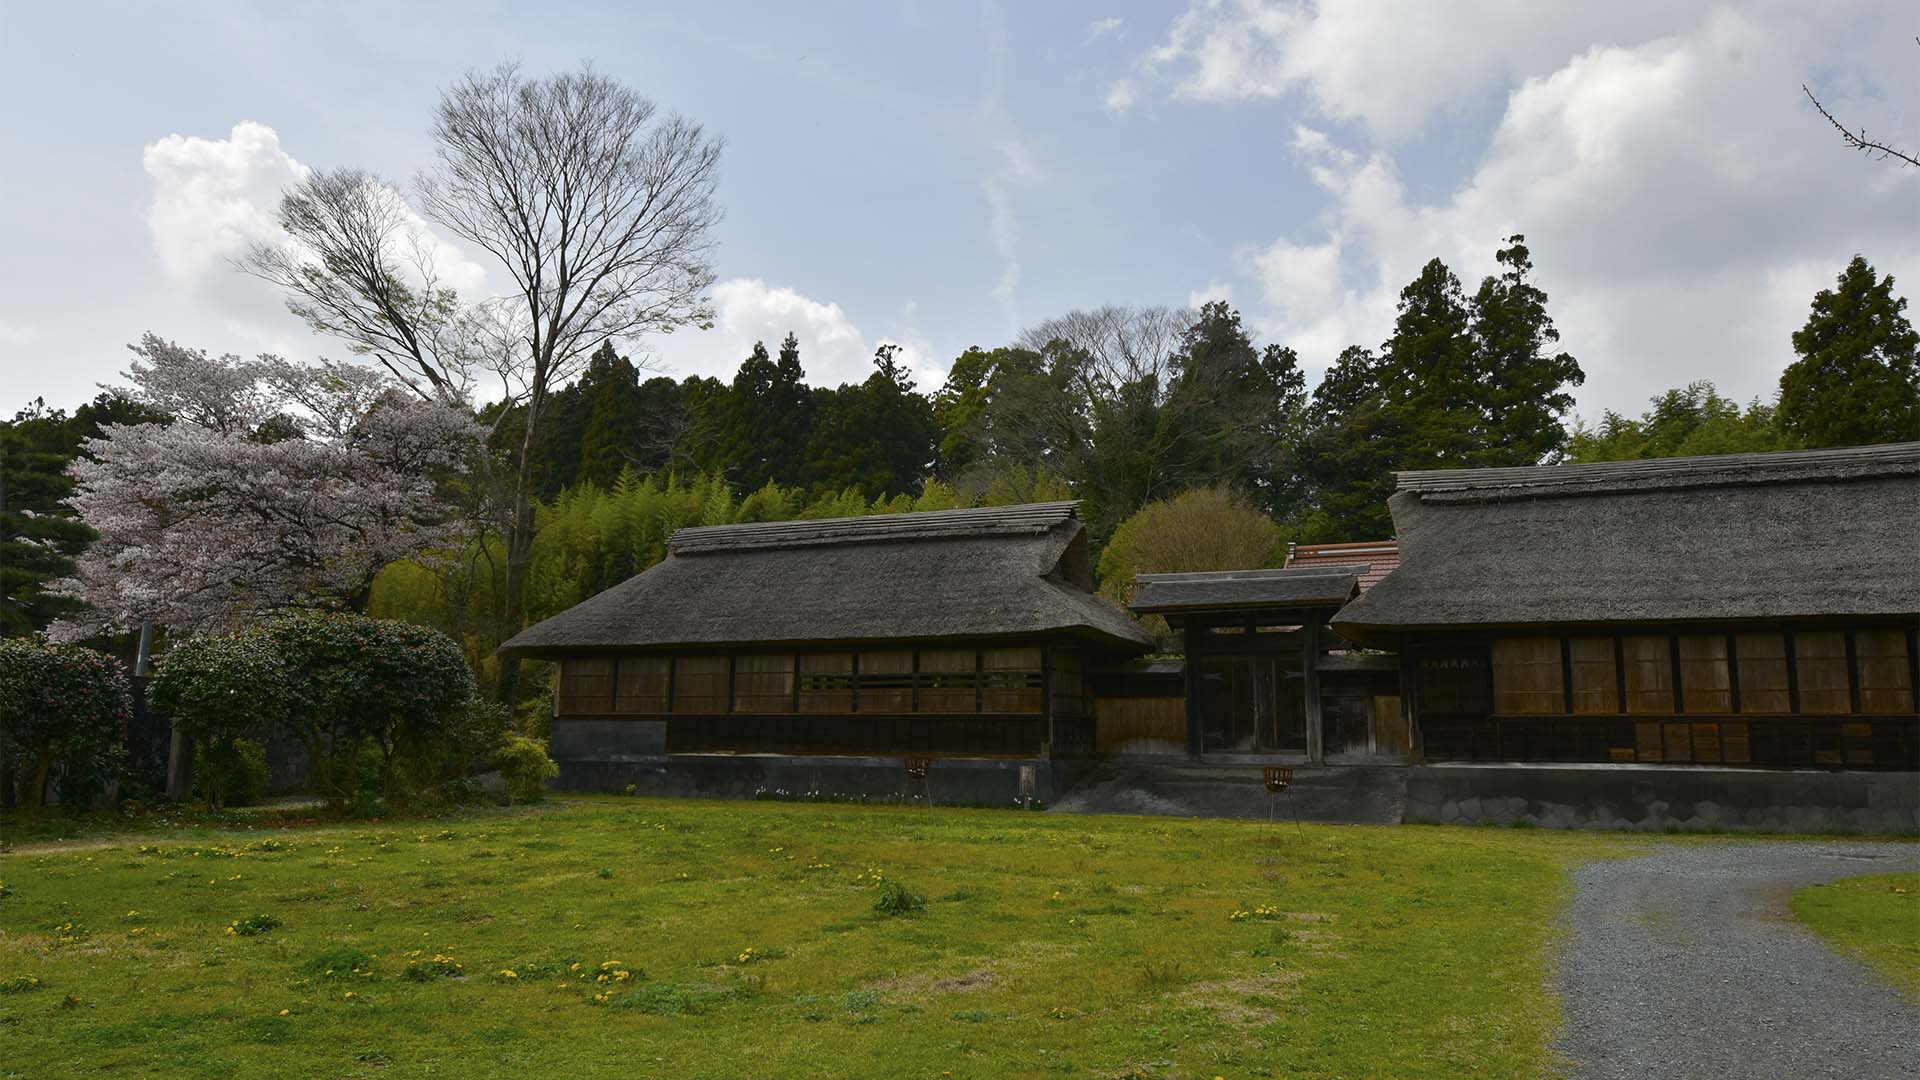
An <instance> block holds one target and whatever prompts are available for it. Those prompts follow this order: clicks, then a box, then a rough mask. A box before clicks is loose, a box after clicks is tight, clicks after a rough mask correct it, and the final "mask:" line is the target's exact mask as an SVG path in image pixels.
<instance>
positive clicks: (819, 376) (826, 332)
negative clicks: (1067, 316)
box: [649, 277, 947, 391]
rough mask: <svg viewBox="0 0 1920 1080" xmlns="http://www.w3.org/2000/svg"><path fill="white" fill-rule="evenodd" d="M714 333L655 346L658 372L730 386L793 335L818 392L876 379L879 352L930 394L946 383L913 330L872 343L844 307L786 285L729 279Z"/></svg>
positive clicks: (718, 301) (692, 333)
mask: <svg viewBox="0 0 1920 1080" xmlns="http://www.w3.org/2000/svg"><path fill="white" fill-rule="evenodd" d="M713 306H714V322H713V329H712V330H704V331H703V330H682V331H679V332H676V333H673V334H669V335H666V336H665V337H660V338H655V339H652V340H651V341H650V342H649V344H651V345H652V346H653V348H654V349H655V350H656V351H657V352H658V354H659V357H658V360H657V361H656V363H657V365H658V366H660V367H662V368H663V369H665V370H666V371H667V372H668V373H670V374H672V375H673V376H674V377H676V378H678V377H681V376H685V375H712V376H714V377H716V378H719V379H722V380H726V379H731V378H732V377H733V373H734V372H735V371H736V370H737V369H738V368H739V367H740V361H742V360H744V359H746V357H747V354H748V353H750V352H752V351H753V344H754V342H756V341H758V342H764V343H765V344H766V346H767V351H769V352H775V353H777V352H778V351H779V349H780V342H781V340H782V339H784V338H785V337H786V336H787V334H788V333H789V332H791V333H792V334H793V335H794V337H795V338H796V339H797V340H798V341H799V343H800V363H801V366H802V367H804V368H806V371H807V382H808V383H809V384H810V385H813V386H838V385H840V384H842V383H850V382H860V381H862V380H864V379H866V377H867V376H868V375H871V374H873V354H874V351H875V350H876V349H878V348H879V347H880V346H881V345H887V344H892V345H898V346H900V351H899V352H898V353H897V354H895V355H896V358H897V359H899V360H901V361H902V362H904V363H905V364H906V365H907V367H908V368H909V370H911V371H912V372H913V373H914V377H915V381H916V382H917V383H918V384H919V386H920V389H921V390H923V391H929V390H931V389H932V388H933V387H935V386H938V385H939V383H940V381H941V380H942V379H944V378H945V377H946V366H947V360H946V359H945V358H943V357H942V356H941V355H940V354H939V353H938V352H936V351H935V350H934V348H933V346H932V344H931V343H929V342H928V341H927V339H926V338H925V337H924V336H923V335H921V334H920V332H919V331H918V330H916V329H914V328H913V327H912V326H906V325H902V326H896V327H893V328H891V332H890V333H883V334H875V335H873V336H871V337H869V336H868V334H867V333H866V332H864V331H862V330H861V328H860V327H858V326H856V325H855V324H854V322H853V320H852V319H851V318H849V317H848V315H847V313H846V311H845V310H844V309H842V308H841V307H840V305H839V304H836V303H831V302H823V301H820V300H815V299H813V298H811V297H809V296H806V295H804V294H802V293H800V292H799V291H798V290H796V289H794V288H792V287H790V286H785V285H771V284H768V283H767V282H766V281H763V280H761V279H759V278H744V277H743V278H729V279H727V280H725V281H722V282H720V283H718V284H717V285H715V286H714V287H713Z"/></svg>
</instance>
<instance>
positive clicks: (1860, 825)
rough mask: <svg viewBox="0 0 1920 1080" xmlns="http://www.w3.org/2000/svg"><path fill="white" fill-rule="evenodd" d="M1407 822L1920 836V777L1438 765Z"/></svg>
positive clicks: (1414, 786)
mask: <svg viewBox="0 0 1920 1080" xmlns="http://www.w3.org/2000/svg"><path fill="white" fill-rule="evenodd" d="M1404 820H1406V821H1408V822H1417V823H1424V824H1439V825H1535V826H1541V827H1545V828H1561V829H1575V828H1580V829H1637V830H1642V831H1653V832H1664V831H1669V830H1674V829H1678V830H1684V831H1702V832H1705V831H1714V832H1719V831H1728V832H1817V833H1872V834H1895V835H1900V834H1913V833H1920V773H1911V772H1850V771H1840V772H1835V771H1820V770H1811V769H1809V770H1773V769H1715V768H1704V767H1698V766H1649V765H1633V766H1620V765H1565V766H1553V765H1428V766H1417V767H1414V768H1411V769H1409V770H1408V774H1407V804H1406V813H1405V818H1404Z"/></svg>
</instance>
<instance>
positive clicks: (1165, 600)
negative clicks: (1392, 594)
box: [1127, 565, 1367, 615]
mask: <svg viewBox="0 0 1920 1080" xmlns="http://www.w3.org/2000/svg"><path fill="white" fill-rule="evenodd" d="M1366 572H1367V568H1366V567H1365V566H1354V565H1342V566H1313V567H1298V568H1290V569H1285V570H1209V571H1201V572H1198V573H1186V574H1141V575H1139V576H1138V577H1136V578H1134V584H1135V586H1136V588H1135V591H1134V594H1133V602H1132V603H1131V604H1129V605H1127V606H1128V607H1131V608H1132V609H1133V610H1134V611H1135V612H1137V613H1139V614H1141V615H1168V614H1174V613H1177V612H1191V611H1208V610H1215V611H1228V610H1232V611H1244V610H1255V609H1262V608H1287V607H1311V606H1314V605H1325V606H1337V605H1340V604H1344V603H1346V602H1347V601H1348V600H1351V599H1353V597H1354V596H1355V595H1356V594H1357V593H1358V592H1359V590H1360V578H1361V576H1362V575H1363V574H1365V573H1366Z"/></svg>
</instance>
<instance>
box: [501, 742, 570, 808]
mask: <svg viewBox="0 0 1920 1080" xmlns="http://www.w3.org/2000/svg"><path fill="white" fill-rule="evenodd" d="M493 764H494V767H495V768H497V769H499V770H500V778H501V779H503V780H505V781H506V783H507V801H508V802H510V803H528V802H539V801H540V800H541V799H543V798H545V797H546V794H547V781H549V780H551V779H553V778H554V777H556V776H559V775H560V766H558V765H555V764H554V763H553V759H552V758H550V757H548V756H547V744H546V743H544V742H541V741H540V740H539V739H533V738H528V737H527V736H525V735H521V734H519V733H518V732H509V733H508V734H507V735H506V736H505V737H503V738H502V739H501V740H500V745H499V747H498V748H497V749H495V750H494V752H493Z"/></svg>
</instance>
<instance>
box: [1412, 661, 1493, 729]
mask: <svg viewBox="0 0 1920 1080" xmlns="http://www.w3.org/2000/svg"><path fill="white" fill-rule="evenodd" d="M1420 711H1421V712H1423V713H1425V714H1427V715H1429V716H1484V715H1486V712H1487V665H1486V662H1485V661H1484V660H1482V659H1481V658H1480V657H1478V656H1425V657H1421V658H1420Z"/></svg>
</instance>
